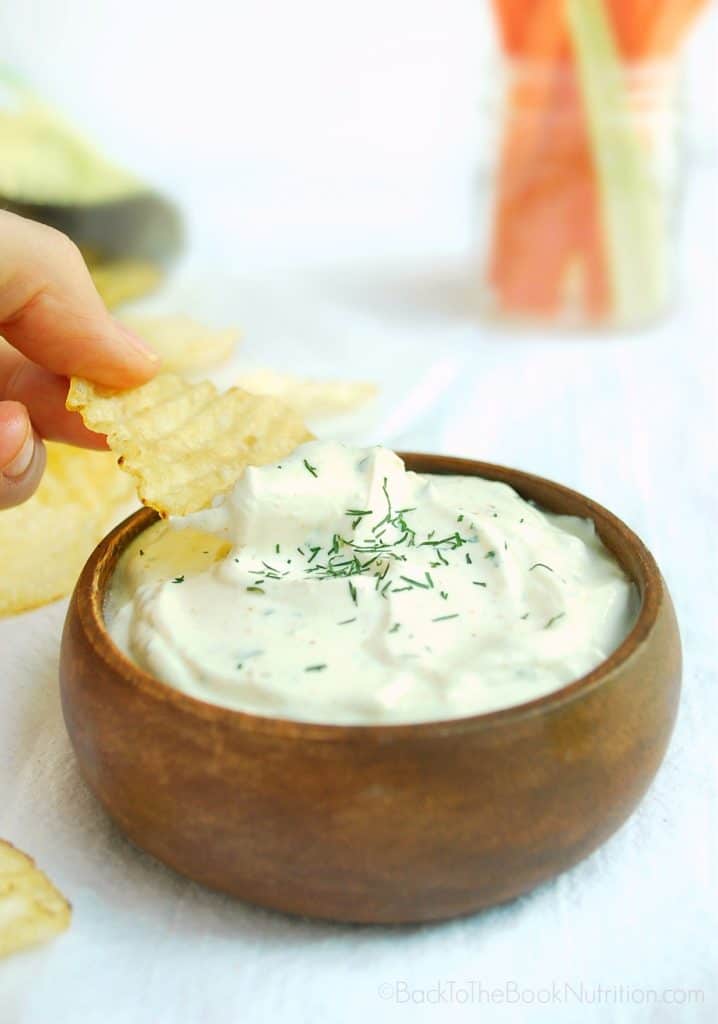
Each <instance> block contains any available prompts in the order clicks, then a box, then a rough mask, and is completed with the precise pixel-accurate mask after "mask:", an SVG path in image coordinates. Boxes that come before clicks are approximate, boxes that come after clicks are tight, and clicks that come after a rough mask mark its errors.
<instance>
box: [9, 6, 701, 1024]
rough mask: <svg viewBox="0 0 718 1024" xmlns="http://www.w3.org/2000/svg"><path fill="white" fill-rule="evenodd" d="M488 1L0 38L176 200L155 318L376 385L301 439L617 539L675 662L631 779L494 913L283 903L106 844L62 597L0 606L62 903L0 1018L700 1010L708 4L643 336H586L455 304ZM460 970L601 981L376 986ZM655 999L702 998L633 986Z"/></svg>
mask: <svg viewBox="0 0 718 1024" xmlns="http://www.w3.org/2000/svg"><path fill="white" fill-rule="evenodd" d="M486 15H487V11H486V8H485V5H484V4H483V3H482V2H481V0H444V2H443V3H442V4H440V5H439V4H437V3H435V2H429V0H414V2H412V3H409V2H408V0H389V2H387V0H384V2H383V3H380V2H378V0H365V2H364V3H362V4H348V3H336V2H335V3H331V2H329V0H306V2H304V3H292V2H290V0H265V2H263V3H260V2H255V3H250V2H248V0H244V2H242V0H240V2H237V3H229V2H224V3H223V2H220V0H205V2H204V3H202V4H198V3H195V2H193V3H186V2H175V3H172V2H170V0H145V2H144V3H139V2H137V0H124V2H119V0H117V2H115V0H112V2H100V0H97V2H89V0H84V2H83V0H65V2H60V0H55V2H53V0H6V2H5V4H4V5H3V7H2V9H0V40H1V41H2V50H1V52H2V58H3V59H4V60H6V61H7V62H8V63H10V64H12V65H13V66H14V67H16V68H17V69H19V70H21V71H23V72H24V73H25V74H26V75H27V76H28V77H29V78H30V79H31V81H32V82H33V83H34V84H35V85H36V86H37V87H38V88H39V89H41V90H43V91H44V92H45V94H46V95H47V96H49V97H50V98H52V99H53V100H54V101H55V102H56V103H57V104H58V106H60V107H61V108H62V109H63V110H65V111H66V112H68V113H70V114H71V115H72V116H73V117H74V118H75V119H76V121H77V122H78V123H79V124H80V125H81V126H83V127H84V128H85V129H86V130H87V131H88V132H89V133H91V134H92V136H93V137H94V138H95V139H97V140H98V141H99V142H101V143H102V145H103V147H104V149H105V150H106V151H108V152H109V153H110V154H111V155H114V156H115V157H116V158H117V159H119V160H120V161H122V162H123V163H125V164H128V165H130V166H132V167H133V168H135V169H136V170H137V171H138V172H139V173H141V174H143V175H144V176H145V177H147V178H148V179H150V180H152V181H154V182H157V183H158V184H160V185H161V186H162V187H163V188H165V189H166V190H167V191H169V192H170V193H172V194H173V195H175V196H176V197H177V198H178V199H179V200H180V202H181V203H182V204H183V206H184V208H185V209H186V211H187V216H188V222H189V228H190V238H191V248H190V250H189V252H188V254H187V257H186V259H185V260H184V262H183V264H182V266H181V267H179V268H178V270H177V273H176V274H175V276H174V278H173V280H172V281H171V282H170V283H169V285H168V288H167V290H166V292H165V294H164V296H163V297H162V298H161V299H160V300H159V301H158V303H157V304H158V305H159V307H160V308H167V309H183V310H186V311H187V312H194V313H195V314H196V315H198V316H200V317H205V318H207V319H209V320H216V321H217V322H223V321H224V322H230V323H233V322H237V323H239V324H241V325H242V327H243V328H244V336H245V341H244V344H243V355H242V359H243V360H244V361H245V362H257V363H260V364H261V363H265V364H267V363H268V364H271V365H276V366H278V367H282V366H283V367H289V368H291V369H295V370H298V371H303V372H306V373H313V372H316V373H322V374H327V375H331V374H332V373H333V374H336V375H350V376H361V377H368V378H371V379H376V380H377V381H378V383H380V384H381V385H382V388H383V390H382V395H381V398H380V400H379V402H378V403H377V404H376V405H375V406H374V407H373V408H372V409H370V410H368V411H367V412H366V413H365V414H363V415H360V416H357V417H354V418H352V419H350V420H347V421H346V422H344V423H338V424H336V425H331V426H330V427H329V428H327V429H330V430H331V431H332V432H334V431H336V432H339V433H340V434H341V435H342V436H345V437H351V438H353V439H356V440H358V441H376V440H384V441H386V442H387V443H389V444H392V445H394V446H396V447H400V446H403V447H415V448H423V449H426V450H434V451H443V452H451V453H456V454H466V455H472V456H476V457H480V458H485V459H489V460H493V461H497V462H506V463H508V464H513V465H517V466H521V467H523V468H526V469H530V470H533V471H535V472H538V473H543V474H545V475H547V476H550V477H553V478H556V479H559V480H561V481H563V482H565V483H568V484H569V485H573V486H575V487H578V488H579V489H580V490H583V491H584V492H586V493H588V494H590V495H591V496H592V497H595V498H597V499H598V500H599V501H601V502H603V503H604V504H607V505H608V506H609V507H610V508H612V509H613V510H614V511H616V512H617V513H618V514H619V515H621V516H622V517H623V518H625V519H626V520H627V521H628V523H629V524H630V525H631V526H632V527H633V528H634V529H636V530H637V531H638V532H639V533H640V534H641V536H642V537H643V538H644V539H645V540H646V542H647V543H648V544H649V546H650V547H651V548H652V550H653V551H654V554H655V555H656V557H657V558H658V560H659V562H660V564H661V566H662V567H663V569H664V573H665V575H666V578H667V580H668V583H669V586H670V588H671V590H672V592H673V594H674V598H675V601H676V604H677V608H678V613H679V617H680V621H681V626H682V631H683V641H684V647H685V656H686V671H685V689H684V698H683V702H682V707H681V713H680V717H679V723H678V726H677V729H676V733H675V735H674V738H673V741H672V744H671V747H670V750H669V754H668V756H667V759H666V761H665V763H664V765H663V767H662V769H661V771H660V773H659V775H658V777H657V779H656V782H655V784H654V785H653V787H652V789H651V790H650V792H649V794H648V796H647V797H646V799H645V800H644V802H643V803H642V804H641V806H640V808H639V809H638V811H637V812H636V814H635V815H634V816H633V818H632V819H631V821H630V822H629V823H628V824H627V825H626V826H625V827H624V828H623V829H622V830H621V831H620V832H619V833H618V834H617V835H616V836H615V837H614V838H613V839H611V840H610V841H609V842H608V843H607V844H606V845H605V846H604V847H603V848H602V849H601V850H600V851H598V852H597V853H596V854H595V855H594V856H593V857H591V858H589V859H588V860H587V861H586V862H584V863H583V864H582V865H580V866H578V867H577V868H575V869H574V870H573V871H570V872H568V873H567V874H565V875H564V876H562V877H561V878H560V879H558V880H556V881H555V882H551V883H548V884H546V885H544V886H542V887H541V888H540V889H539V890H537V891H536V892H534V893H532V894H530V895H529V896H526V897H524V898H523V899H521V900H519V901H517V902H515V903H513V904H511V905H510V906H507V907H503V908H500V909H498V910H495V911H491V912H488V913H484V914H482V915H479V916H475V917H473V918H470V919H467V920H464V921H458V922H453V923H447V924H445V925H439V926H431V927H422V928H401V929H371V928H350V927H333V926H328V925H323V924H313V923H311V922H305V921H296V920H290V919H286V918H284V917H282V916H281V915H276V914H270V913H265V912H263V911H260V910H256V909H252V908H248V907H244V906H242V905H240V904H237V903H233V902H231V901H229V900H225V899H224V898H223V897H221V896H217V895H215V894H211V893H208V892H205V891H203V890H201V889H200V888H198V887H196V886H194V885H192V884H190V883H186V882H184V881H183V880H182V879H179V878H177V877H176V876H174V875H172V874H171V873H170V872H168V871H165V870H164V869H163V868H161V867H159V866H158V865H156V864H154V863H153V862H151V861H150V860H149V859H148V858H146V857H144V856H143V855H141V854H139V853H138V852H137V851H135V850H133V849H132V848H131V847H129V845H128V844H127V843H126V842H125V841H124V840H123V839H122V838H121V837H120V836H119V835H118V834H117V833H116V831H115V829H114V828H113V827H112V826H111V825H110V824H109V822H108V821H107V819H106V818H105V817H104V815H103V814H102V812H101V811H100V810H99V809H98V807H97V806H96V804H95V802H94V801H93V799H92V798H91V797H90V796H89V794H88V793H87V792H86V790H85V788H84V786H83V784H82V782H81V781H80V779H79V777H78V774H77V771H76V768H75V765H74V760H73V757H72V753H71V750H70V747H69V743H68V741H67V738H66V736H65V733H64V729H63V726H62V721H61V715H60V708H59V699H58V694H57V679H56V673H57V651H58V644H59V634H60V629H61V625H62V619H63V616H64V610H65V604H64V603H59V604H57V605H54V606H52V607H50V608H47V609H43V610H40V611H38V612H35V613H32V614H30V615H26V616H23V617H21V618H20V619H16V620H6V621H4V622H0V667H1V669H2V671H1V672H0V758H1V759H0V835H3V836H7V837H8V838H10V839H12V840H13V841H14V842H16V843H17V844H18V845H19V846H21V847H22V848H24V849H27V850H28V851H29V852H31V853H32V854H33V855H34V856H35V857H36V858H37V859H38V861H39V862H40V864H41V865H42V866H44V867H46V868H47V869H48V871H49V872H50V874H51V875H52V876H53V877H54V878H55V879H56V880H57V882H58V884H60V886H61V887H62V888H63V889H64V891H66V892H67V893H68V895H69V896H70V898H71V899H72V901H73V904H74V908H75V916H74V921H73V926H72V929H71V931H70V932H69V933H68V934H66V935H65V936H63V937H62V938H61V939H59V940H57V941H56V942H55V943H54V944H52V945H51V946H48V947H44V948H42V949H40V950H38V951H35V952H32V953H27V954H23V955H21V956H17V957H15V958H13V959H11V960H8V961H6V962H5V963H3V964H1V965H0V1024H85V1022H93V1024H94V1022H95V1021H101V1022H102V1024H116V1022H117V1024H120V1022H122V1024H124V1022H128V1024H134V1022H138V1024H164V1022H170V1024H175V1022H176V1024H194V1022H196V1021H208V1022H210V1024H234V1022H235V1021H236V1022H240V1021H241V1022H243V1024H244V1022H251V1024H253V1022H264V1021H274V1020H279V1019H281V1020H284V1021H287V1022H289V1024H291V1022H294V1021H308V1022H314V1021H318V1020H320V1019H328V1020H330V1021H334V1020H336V1021H357V1022H359V1021H362V1022H363V1021H366V1020H367V1019H376V1020H382V1021H384V1020H387V1021H392V1022H393V1021H395V1020H396V1021H402V1020H409V1019H410V1020H412V1021H417V1022H418V1021H435V1020H459V1021H461V1020H471V1021H479V1020H480V1021H482V1022H493V1021H504V1020H506V1021H509V1020H522V1021H532V1022H533V1021H537V1022H543V1021H547V1022H550V1024H554V1022H564V1021H566V1022H571V1024H573V1022H575V1021H579V1020H580V1021H581V1022H583V1021H587V1022H593V1021H601V1022H602V1024H603V1022H608V1024H611V1022H624V1021H627V1022H633V1021H652V1022H653V1021H661V1022H662V1021H670V1022H673V1021H676V1020H681V1021H700V1022H703V1021H709V1020H714V1019H716V1014H718V991H717V989H716V975H717V974H718V964H717V961H718V954H717V953H716V938H715V936H716V933H717V932H718V913H717V907H716V892H717V891H718V869H717V867H716V865H717V864H718V838H717V834H716V816H717V811H718V795H717V788H716V756H715V746H716V741H715V737H716V736H717V735H718V715H717V714H716V687H717V686H718V679H717V678H716V672H715V633H716V625H717V623H716V615H715V607H716V582H715V581H716V579H717V578H718V557H717V552H716V541H715V535H714V534H715V523H716V520H717V519H718V499H717V496H716V486H715V484H716V460H715V439H716V427H717V426H718V423H717V422H716V398H717V397H718V396H717V394H716V392H717V389H716V370H717V366H716V356H715V344H716V329H717V328H718V309H717V306H716V295H717V290H718V274H717V271H716V265H717V264H716V238H717V237H718V212H717V205H718V204H717V202H716V189H717V184H716V182H717V178H716V167H715V159H716V151H715V135H716V78H715V74H714V68H713V63H714V56H715V51H716V45H717V43H718V36H717V35H716V31H715V22H716V17H715V10H714V11H713V17H712V25H711V24H708V23H707V24H706V25H704V26H703V34H702V37H700V38H699V37H697V38H696V40H695V42H694V44H693V45H692V47H691V50H690V59H689V68H688V88H687V96H688V103H689V108H688V110H687V111H686V113H685V117H684V124H685V126H686V133H685V134H686V136H687V139H686V143H685V153H686V158H687V159H686V163H685V167H684V182H685V189H684V200H683V204H682V219H681V224H682V226H681V230H680V233H679V234H680V237H679V251H680V263H681V281H682V298H681V302H680V304H679V306H678V307H677V309H676V311H675V312H674V314H673V315H672V316H671V317H670V318H669V319H668V320H666V321H665V322H663V323H662V324H660V325H658V326H657V327H655V328H654V329H652V330H650V331H646V332H643V333H641V334H635V335H630V336H629V335H627V336H625V337H621V336H616V337H608V336H601V337H595V338H594V337H588V336H581V337H577V336H570V337H562V336H558V337H556V336H550V335H548V334H537V335H533V336H528V335H527V336H511V335H507V334H503V333H500V332H497V331H493V330H489V329H488V328H487V327H485V326H482V325H481V322H480V320H479V319H478V318H477V316H476V287H475V271H474V268H475V265H476V253H475V248H474V247H475V225H476V220H477V214H478V207H479V201H478V197H479V193H480V190H481V174H480V171H481V168H482V166H484V162H485V154H484V153H483V150H482V139H483V138H484V127H485V126H484V125H483V118H482V111H483V109H484V103H485V100H486V97H487V95H488V94H489V92H490V87H491V77H492V69H491V63H490V60H489V59H488V58H489V54H490V51H491V37H490V31H489V22H488V19H487V16H486ZM711 55H713V62H711V60H710V57H711ZM1 158H2V154H1V153H0V159H1ZM0 571H1V567H0ZM471 980H473V981H474V982H475V986H476V987H475V989H474V993H475V999H476V1000H478V999H479V995H477V994H476V992H477V990H478V984H479V982H480V983H481V985H482V986H483V988H484V989H485V990H491V989H499V990H500V991H506V986H507V985H510V984H511V983H515V985H516V986H518V988H519V989H521V990H523V992H524V997H525V998H526V999H529V998H531V993H532V992H533V993H534V999H538V998H540V997H539V996H538V995H536V993H537V990H539V989H543V988H547V987H548V988H550V986H551V985H552V983H553V982H556V983H557V984H558V985H559V989H560V991H563V989H562V986H563V985H564V983H568V984H571V985H573V986H574V987H575V988H578V987H579V986H580V985H581V984H583V985H584V986H585V987H586V989H587V995H586V999H587V1000H588V999H590V997H591V994H592V992H593V990H594V989H595V986H597V985H599V984H602V985H604V986H607V987H609V988H612V987H614V986H620V985H624V986H626V987H628V988H629V989H631V990H632V995H631V998H629V999H624V1001H623V1002H618V1001H617V999H618V996H617V995H616V994H615V993H614V994H613V996H611V995H609V996H608V997H606V999H607V1000H608V1001H605V1002H604V1003H603V1005H598V1006H597V1005H595V1003H594V1004H593V1005H591V1004H589V1003H588V1002H587V1001H586V1002H584V1003H583V1004H581V1003H579V1002H578V1001H576V999H575V998H572V997H570V996H569V997H567V998H568V1001H564V1003H563V1004H559V1003H552V1004H549V1005H546V1006H541V1005H536V1003H534V1004H533V1005H531V1006H526V1005H522V1006H521V1008H519V1009H517V1007H516V1006H515V1005H514V1006H503V1005H501V1004H500V1002H499V1001H498V997H495V998H494V999H493V1002H491V1003H488V1002H487V1001H486V1000H487V998H488V997H487V996H483V997H481V998H482V1000H483V1001H482V1002H481V1003H479V1002H474V1003H473V1004H472V1003H469V1004H463V1005H462V1004H459V1003H458V1002H457V1001H455V1002H454V1003H453V1004H452V1003H450V1002H448V1003H447V1002H442V1003H441V1004H439V1005H431V1004H429V1003H424V1004H423V1005H422V1004H420V1003H417V1002H412V1003H409V1004H407V1003H404V1002H402V1001H401V1000H402V998H403V996H402V992H403V991H404V990H401V989H400V990H399V995H397V989H396V987H394V988H393V989H391V990H390V991H391V992H392V993H393V994H391V995H390V997H389V998H382V997H381V995H380V994H379V986H380V985H382V984H386V985H389V986H396V985H397V983H400V982H402V981H406V982H407V984H408V985H409V986H410V987H411V988H412V989H414V990H415V995H414V999H420V998H422V993H424V996H423V998H424V999H425V1000H429V999H431V998H436V995H432V996H430V995H429V990H431V989H432V988H435V986H436V984H437V983H438V982H443V984H444V989H443V990H442V992H443V995H444V996H445V997H446V995H447V992H448V988H447V986H448V985H449V983H450V982H451V981H454V982H455V983H456V984H457V986H462V985H463V986H466V985H467V984H468V983H469V982H470V981H471ZM666 988H673V989H688V988H699V989H702V990H703V992H704V1002H703V1003H702V1005H697V1006H696V1005H694V1006H692V1007H681V1008H680V1009H677V1008H676V1005H675V1004H674V1005H671V1004H665V1003H664V1004H659V1005H655V1006H650V1005H645V1004H646V1002H647V1001H648V999H649V998H650V997H649V996H647V995H642V991H643V990H645V989H657V990H663V989H666ZM382 991H385V990H382ZM676 998H680V996H678V997H676ZM642 1001H643V1003H642Z"/></svg>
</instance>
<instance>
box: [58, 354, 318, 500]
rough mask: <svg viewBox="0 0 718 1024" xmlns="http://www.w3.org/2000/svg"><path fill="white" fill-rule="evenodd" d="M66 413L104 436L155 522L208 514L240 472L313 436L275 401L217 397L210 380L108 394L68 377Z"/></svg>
mask: <svg viewBox="0 0 718 1024" xmlns="http://www.w3.org/2000/svg"><path fill="white" fill-rule="evenodd" d="M67 408H68V409H70V410H72V411H75V412H79V413H80V414H81V415H82V418H83V420H84V423H85V425H86V426H87V427H89V429H90V430H94V431H97V432H98V433H101V434H106V435H107V440H108V444H109V446H110V448H111V449H112V450H113V451H114V452H115V453H116V454H117V455H118V456H119V463H120V465H121V466H122V468H123V469H125V470H126V471H127V472H128V473H131V474H132V475H133V476H134V477H136V478H137V481H138V485H137V486H138V493H139V496H140V499H141V501H142V502H143V504H145V505H149V506H151V507H152V508H155V509H157V511H158V512H160V513H161V514H162V515H186V514H188V513H190V512H196V511H198V510H199V509H202V508H207V507H208V506H209V505H210V504H211V503H212V499H213V498H214V497H215V496H216V495H218V494H221V493H222V492H224V491H226V490H228V489H229V488H230V487H231V486H232V485H233V484H234V483H235V482H236V481H237V480H238V479H239V478H240V477H241V475H242V473H243V472H244V470H245V468H246V467H247V466H261V465H265V464H266V463H271V462H275V461H276V460H277V459H281V458H283V457H284V456H285V455H287V454H289V452H291V451H293V450H294V449H295V448H296V447H297V446H298V445H300V444H302V443H303V442H304V441H308V440H311V438H312V435H311V433H310V432H309V431H308V430H307V428H306V427H305V426H304V424H303V422H302V421H301V419H300V418H299V417H298V416H297V415H296V413H295V412H293V411H292V410H291V409H289V408H287V406H286V405H284V404H283V403H282V402H279V401H278V400H277V399H275V398H267V397H263V396H260V395H251V394H249V393H248V392H246V391H242V390H241V389H240V388H230V389H229V390H228V391H225V392H222V393H219V392H218V391H217V388H216V387H215V386H214V385H213V384H211V383H210V382H209V381H201V382H198V383H193V382H190V381H187V380H184V379H183V378H181V377H177V376H174V375H172V374H160V375H159V376H157V377H155V378H154V380H151V381H149V383H147V384H143V385H142V386H141V387H138V388H133V389H131V390H128V391H113V390H111V389H108V388H103V387H99V386H97V385H95V384H92V383H91V382H89V381H86V380H82V379H80V378H76V377H75V378H73V379H72V381H71V384H70V391H69V394H68V396H67Z"/></svg>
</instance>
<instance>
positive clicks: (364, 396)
mask: <svg viewBox="0 0 718 1024" xmlns="http://www.w3.org/2000/svg"><path fill="white" fill-rule="evenodd" d="M236 384H237V385H238V387H240V388H244V390H245V391H250V392H251V393H252V394H253V395H272V396H274V397H275V398H279V399H281V401H282V402H284V403H285V404H286V405H288V406H289V407H290V409H294V411H295V412H296V413H297V415H298V416H302V417H306V418H307V419H316V418H318V417H320V416H338V415H340V414H341V413H344V412H350V411H351V410H352V409H357V408H358V407H359V406H360V405H363V404H364V403H365V402H368V401H369V399H371V398H373V397H374V396H375V395H376V391H377V389H376V386H375V385H374V384H371V383H370V382H369V381H362V380H310V379H308V378H305V377H294V376H292V374H289V373H277V372H276V371H274V370H266V369H256V370H250V371H247V372H246V373H243V374H242V375H241V376H240V377H239V379H238V380H237V381H236Z"/></svg>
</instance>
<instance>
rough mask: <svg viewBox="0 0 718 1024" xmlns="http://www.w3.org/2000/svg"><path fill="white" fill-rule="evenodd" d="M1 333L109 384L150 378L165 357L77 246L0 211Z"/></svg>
mask: <svg viewBox="0 0 718 1024" xmlns="http://www.w3.org/2000/svg"><path fill="white" fill-rule="evenodd" d="M0 334H2V335H3V336H4V337H5V338H6V339H7V340H8V341H9V342H10V344H11V345H13V346H14V347H15V348H17V349H18V350H19V351H20V352H22V353H23V354H24V355H25V356H27V358H28V359H30V360H32V362H34V363H36V364H38V365H39V366H43V367H45V368H46V369H47V370H50V371H51V372H52V373H56V374H61V375H62V376H65V377H71V376H79V377H87V378H88V379H89V380H92V381H95V382H96V383H98V384H104V385H105V386H106V387H115V388H128V387H134V386H136V385H138V384H143V383H144V382H145V381H146V380H149V378H150V377H152V376H153V375H154V374H155V372H156V371H157V369H158V366H159V359H158V357H157V356H156V355H155V354H154V353H153V352H152V350H151V349H150V348H148V347H147V346H146V345H144V343H143V342H142V341H141V340H140V339H139V338H137V337H136V336H135V335H134V334H132V333H131V332H130V331H128V330H127V329H126V328H124V327H122V326H121V325H120V324H119V323H118V322H117V321H116V320H114V319H113V318H112V317H111V316H110V314H109V313H108V312H107V310H106V309H105V306H104V305H103V303H102V300H101V299H100V296H99V295H98V294H97V291H96V289H95V286H94V284H93V283H92V278H91V277H90V274H89V271H88V270H87V267H86V266H85V263H84V261H83V259H82V256H81V255H80V252H79V250H78V249H77V247H76V246H75V245H74V244H73V243H72V242H71V241H70V240H69V239H68V238H67V237H66V236H65V235H63V234H61V233H60V232H59V231H55V230H54V229H53V228H49V227H47V226H45V225H43V224H36V223H34V222H32V221H28V220H25V219H24V218H22V217H18V216H16V215H15V214H12V213H7V212H6V211H0Z"/></svg>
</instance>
